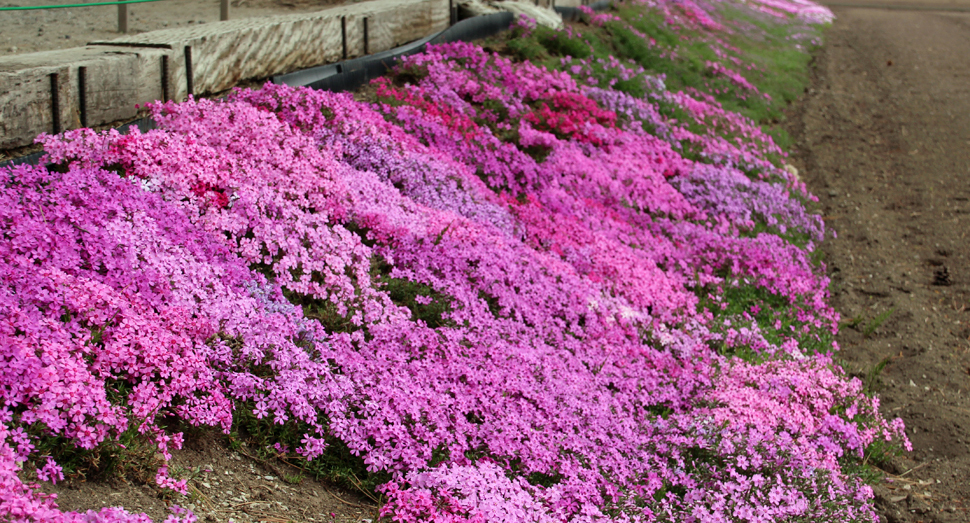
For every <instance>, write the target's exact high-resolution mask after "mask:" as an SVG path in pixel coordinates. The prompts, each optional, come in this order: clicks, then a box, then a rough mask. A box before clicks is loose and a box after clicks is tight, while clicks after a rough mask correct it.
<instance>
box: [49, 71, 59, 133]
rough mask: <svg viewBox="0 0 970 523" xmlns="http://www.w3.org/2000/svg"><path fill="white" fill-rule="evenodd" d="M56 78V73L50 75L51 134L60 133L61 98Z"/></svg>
mask: <svg viewBox="0 0 970 523" xmlns="http://www.w3.org/2000/svg"><path fill="white" fill-rule="evenodd" d="M57 77H58V74H57V73H51V130H52V131H53V134H57V133H59V132H61V96H60V86H59V85H58V82H57Z"/></svg>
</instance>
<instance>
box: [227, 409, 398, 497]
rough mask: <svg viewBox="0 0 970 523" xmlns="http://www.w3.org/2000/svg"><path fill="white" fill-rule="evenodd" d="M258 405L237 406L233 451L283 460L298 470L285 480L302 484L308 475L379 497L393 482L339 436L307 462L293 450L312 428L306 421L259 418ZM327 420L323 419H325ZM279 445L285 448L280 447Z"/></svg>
mask: <svg viewBox="0 0 970 523" xmlns="http://www.w3.org/2000/svg"><path fill="white" fill-rule="evenodd" d="M254 407H255V405H254V404H253V403H252V402H244V403H240V404H237V405H236V409H235V412H234V413H233V427H235V429H236V430H235V431H234V432H233V433H232V434H230V435H229V436H228V437H227V442H226V443H227V446H228V447H229V448H230V449H233V450H239V451H242V450H243V449H244V448H246V447H245V446H244V445H243V444H244V443H245V444H246V446H248V448H250V449H255V450H254V452H255V453H256V455H255V456H254V457H256V458H258V459H261V460H265V461H272V460H279V461H280V462H282V463H284V464H286V465H287V466H289V467H291V468H293V469H295V470H297V472H294V473H293V474H292V475H290V476H288V477H284V478H283V479H284V480H285V481H287V482H289V483H299V482H300V481H302V480H303V477H304V474H306V475H307V476H310V477H313V478H314V479H318V480H324V481H328V482H330V483H333V484H335V485H338V486H340V487H342V488H345V489H347V490H351V491H356V492H359V493H361V494H362V495H365V496H367V497H370V498H377V497H379V495H378V494H377V493H376V490H375V489H376V488H377V487H378V486H379V485H382V484H384V483H387V482H388V481H390V479H391V478H390V475H388V474H387V473H384V472H369V471H368V470H367V465H366V464H365V463H364V459H363V457H362V456H359V455H355V454H354V452H353V451H352V450H351V449H350V448H349V447H347V445H346V444H345V443H344V442H343V441H341V440H339V439H337V438H329V439H328V440H327V448H326V450H325V451H324V453H323V455H321V456H318V457H317V458H315V459H313V460H311V461H307V459H306V458H304V457H303V456H300V455H299V454H297V453H295V452H293V449H295V448H297V447H299V446H300V445H301V443H300V440H301V439H303V436H304V434H306V433H307V432H310V431H311V427H309V426H308V425H306V424H305V423H301V422H296V421H293V420H288V421H286V422H284V423H275V422H274V421H273V420H272V419H271V418H269V417H264V418H262V419H260V418H257V417H256V416H255V415H254V414H253V409H254ZM321 421H323V420H321ZM277 443H278V444H279V445H281V446H282V447H283V449H284V451H280V450H278V449H277V448H276V447H275V445H276V444H277Z"/></svg>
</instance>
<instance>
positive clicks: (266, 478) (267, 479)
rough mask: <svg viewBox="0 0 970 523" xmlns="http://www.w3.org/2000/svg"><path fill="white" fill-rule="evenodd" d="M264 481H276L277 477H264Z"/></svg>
mask: <svg viewBox="0 0 970 523" xmlns="http://www.w3.org/2000/svg"><path fill="white" fill-rule="evenodd" d="M263 479H265V480H266V481H276V477H275V476H263Z"/></svg>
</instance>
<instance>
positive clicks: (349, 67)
mask: <svg viewBox="0 0 970 523" xmlns="http://www.w3.org/2000/svg"><path fill="white" fill-rule="evenodd" d="M514 20H515V15H513V14H512V13H508V12H504V13H494V14H490V15H483V16H476V17H474V18H468V19H465V20H462V21H460V22H458V23H456V24H455V25H453V26H451V27H449V28H448V29H445V30H444V31H441V32H439V33H436V34H433V35H431V36H427V37H425V38H422V39H420V40H417V41H414V42H411V43H409V44H405V45H402V46H400V47H395V48H394V49H388V50H387V51H382V52H380V53H375V54H372V55H368V56H362V57H360V58H355V59H353V60H345V61H343V62H338V63H335V64H327V65H321V66H318V67H311V68H309V69H303V70H302V71H296V72H293V73H289V74H281V75H276V76H273V77H272V78H271V79H270V81H272V82H273V83H274V84H286V85H289V86H291V87H304V86H305V87H309V88H311V89H320V90H327V91H352V90H354V89H356V88H358V87H360V86H362V85H364V84H366V83H367V82H369V81H371V80H373V79H374V78H379V77H381V76H384V75H385V74H387V72H388V71H389V70H390V69H391V68H392V67H394V64H395V63H396V62H397V61H398V60H399V59H400V58H402V57H405V56H410V55H412V54H415V53H420V52H421V51H423V50H424V48H425V46H426V45H428V44H443V43H448V42H455V41H458V40H462V41H466V42H467V41H470V40H477V39H479V38H486V37H489V36H492V35H495V34H498V33H500V32H502V31H505V30H506V29H508V28H509V26H510V25H512V22H513V21H514Z"/></svg>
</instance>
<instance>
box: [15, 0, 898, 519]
mask: <svg viewBox="0 0 970 523" xmlns="http://www.w3.org/2000/svg"><path fill="white" fill-rule="evenodd" d="M758 5H759V6H761V9H762V10H769V11H771V12H772V13H775V12H778V10H779V9H782V8H785V9H789V10H792V11H795V12H805V13H808V14H806V15H805V16H806V17H809V18H812V19H814V18H813V17H815V16H816V14H817V13H818V10H817V6H807V7H805V6H803V7H805V9H802V7H799V6H800V4H789V3H785V2H772V3H771V4H770V5H768V4H765V3H762V4H758ZM716 7H717V6H716V5H715V4H695V3H684V4H677V5H676V6H675V5H673V4H670V5H666V4H663V5H662V6H660V9H661V12H663V13H664V16H665V17H666V21H667V24H668V25H670V26H678V27H684V28H687V29H685V30H684V31H685V33H684V34H685V35H688V34H694V33H695V32H697V31H700V30H703V31H707V33H705V34H713V35H716V34H717V33H718V32H724V31H727V30H728V29H726V27H727V26H726V25H725V24H726V23H727V22H725V23H723V24H722V23H721V22H719V21H717V20H716V18H717V16H718V14H719V12H718V11H717V9H716ZM624 9H626V11H621V15H622V16H617V15H614V14H609V15H597V16H591V18H590V24H591V26H592V27H599V28H603V29H604V30H607V29H608V30H611V31H614V30H615V31H617V32H619V31H620V30H626V31H629V32H630V33H631V34H635V33H636V32H639V30H638V29H636V27H635V26H636V24H635V23H634V22H628V21H629V20H631V17H635V16H640V15H638V14H637V13H646V12H654V11H653V10H655V9H658V8H656V7H654V8H650V9H647V8H645V7H642V6H641V7H624ZM637 9H639V11H637ZM631 13H632V14H631ZM779 16H782V15H779ZM785 16H787V15H785ZM634 19H635V18H634ZM516 31H517V35H518V36H519V37H521V38H522V39H523V40H521V41H534V42H535V41H545V42H547V44H543V45H547V48H548V49H549V50H553V49H570V48H577V49H581V48H583V46H588V48H590V49H593V50H594V51H595V47H596V45H595V44H593V43H590V42H589V41H585V40H584V37H583V36H582V35H581V34H578V33H575V32H574V30H573V29H570V28H567V29H564V30H562V31H560V32H558V33H554V34H553V33H550V34H536V33H535V32H534V31H537V29H536V28H534V27H533V26H532V25H530V24H529V23H528V22H527V21H523V22H520V25H519V27H518V28H517V29H516ZM641 34H642V33H641ZM530 38H531V39H533V40H528V39H530ZM543 39H545V40H543ZM651 39H653V37H651V36H647V35H645V34H643V36H642V38H641V43H642V44H643V45H645V46H647V47H649V46H651V45H660V44H655V43H654V44H651V43H649V42H650V40H651ZM549 42H552V43H549ZM674 51H675V50H672V49H666V50H664V53H665V56H668V57H669V56H670V55H671V54H672V53H674ZM543 52H546V51H543ZM725 56H727V55H725ZM546 58H548V59H551V60H553V61H555V62H558V69H557V68H546V67H540V66H538V65H536V64H534V63H531V62H528V61H515V60H512V59H510V58H509V57H507V56H503V55H500V54H495V53H493V52H489V51H486V50H484V49H483V48H481V47H478V46H475V45H472V44H461V43H456V44H448V45H442V46H435V47H432V48H430V49H429V50H428V51H427V52H425V53H422V54H419V55H414V56H412V57H409V58H407V59H405V60H404V62H403V63H402V64H400V65H399V66H398V68H397V69H396V70H395V72H394V74H393V75H391V76H390V77H388V78H385V79H381V80H378V81H377V82H376V97H377V98H376V101H375V103H370V104H369V103H363V102H357V101H355V100H354V98H353V97H352V96H351V95H348V94H334V93H328V92H314V91H309V90H303V89H292V88H288V87H283V86H272V85H267V86H265V87H264V88H263V89H260V90H254V91H249V90H245V91H238V92H236V93H234V94H233V95H232V96H231V97H230V98H229V99H228V100H226V101H220V102H216V101H207V100H189V101H188V102H185V103H181V104H176V103H166V104H155V105H153V106H152V107H151V109H152V111H153V113H154V117H155V119H156V121H157V122H158V129H156V130H152V131H150V132H148V133H145V134H139V133H137V132H135V133H133V134H131V135H128V136H122V135H119V134H117V133H116V132H105V133H100V134H99V133H94V132H92V131H90V130H78V131H71V132H67V133H64V134H63V135H60V136H46V137H42V138H41V140H42V141H43V143H44V146H45V149H46V151H47V154H48V156H47V158H46V161H47V162H48V163H49V164H53V165H54V166H55V168H52V169H48V168H42V167H18V168H13V169H6V170H4V171H2V173H0V174H2V176H3V184H2V189H0V200H2V202H3V204H2V205H0V209H3V210H2V211H0V222H2V223H3V225H4V227H3V228H4V231H6V232H5V235H4V237H3V240H2V242H0V252H2V255H3V259H4V261H5V262H6V263H5V264H4V266H3V268H2V269H0V271H2V274H3V287H2V289H3V292H2V293H0V301H2V304H3V305H2V307H3V311H4V321H3V323H2V324H0V338H2V343H0V347H2V348H3V349H2V350H3V358H4V362H5V364H6V366H5V368H6V369H8V370H7V371H5V373H4V374H3V380H4V382H3V385H4V386H3V388H2V389H0V391H2V392H0V394H2V395H3V399H4V401H5V407H4V410H3V411H2V413H0V415H2V426H0V456H2V458H0V511H3V513H5V514H6V515H7V517H8V518H9V519H12V520H17V521H41V520H43V521H54V520H62V521H83V520H85V518H95V517H97V518H101V519H100V520H103V521H142V520H144V519H145V518H144V516H138V515H130V514H127V513H125V512H124V511H120V510H117V509H104V510H103V511H102V512H101V513H100V514H88V515H81V514H75V513H62V512H58V511H57V509H56V505H55V504H54V502H53V500H52V499H50V498H48V497H45V496H44V495H43V494H41V493H40V491H39V490H38V489H37V488H36V486H35V485H34V484H33V483H31V481H33V480H35V479H36V480H41V481H56V480H58V479H62V478H63V471H62V469H61V465H59V464H58V461H59V460H60V461H64V460H66V459H69V458H70V455H71V454H70V453H71V452H72V451H71V450H70V449H71V448H73V447H71V444H73V445H74V446H76V447H78V448H80V449H83V450H89V451H90V450H97V451H101V452H108V451H109V450H110V449H111V448H114V447H112V446H113V445H119V443H118V442H119V441H120V439H121V438H122V437H123V436H125V437H129V438H132V437H133V438H135V439H136V440H139V441H142V442H143V443H144V444H146V445H148V446H149V447H151V448H157V449H158V450H159V451H161V453H162V454H163V456H164V455H167V452H168V450H169V449H170V448H172V447H177V446H178V445H179V444H180V440H181V435H180V434H178V433H175V434H172V433H170V432H169V431H166V430H164V429H163V426H164V424H163V423H162V421H163V420H164V419H170V418H175V419H178V420H181V422H183V423H188V424H191V425H196V426H211V427H215V428H217V429H219V430H222V431H229V430H231V429H232V428H233V427H234V426H236V425H237V424H240V423H246V424H248V425H249V426H258V427H262V429H261V430H262V433H263V434H270V437H271V438H274V440H273V441H272V443H273V444H275V448H276V450H277V451H278V452H280V453H284V454H286V453H290V454H293V455H294V456H299V457H300V458H302V459H305V460H307V462H308V466H311V465H310V464H312V463H314V462H319V460H320V458H321V457H322V456H326V455H327V453H328V452H329V451H330V450H331V449H338V448H339V449H342V450H345V451H349V454H350V455H353V456H356V457H358V458H359V459H360V460H361V463H362V464H363V466H366V468H367V470H368V471H369V472H370V473H371V474H372V478H371V479H372V480H373V481H374V482H375V483H378V484H379V486H378V487H377V488H378V490H379V491H380V492H381V493H383V494H384V495H386V497H387V500H388V501H387V504H386V505H385V506H384V508H383V515H384V516H386V517H388V518H389V519H391V520H394V521H441V522H445V521H449V522H450V521H490V522H491V521H509V522H513V521H516V522H518V521H594V520H596V521H600V520H617V521H778V520H806V521H808V520H812V521H814V520H827V521H871V520H873V519H875V515H874V513H873V510H872V507H871V502H870V499H871V497H872V493H871V489H869V487H868V486H866V485H865V484H864V483H863V482H862V481H861V479H860V477H859V476H858V475H857V474H855V473H853V472H851V465H852V464H853V463H855V462H858V461H860V460H861V459H862V458H863V456H868V455H870V454H872V453H873V452H876V451H878V450H879V449H880V448H881V445H885V444H886V443H893V444H895V445H908V442H907V440H906V437H905V434H904V433H903V431H902V426H901V424H900V423H899V421H898V420H896V421H892V422H889V421H887V420H885V419H884V418H883V417H882V416H881V415H880V414H879V412H878V400H876V399H874V398H870V397H867V396H866V395H865V394H863V391H862V385H861V383H859V381H858V380H851V379H849V378H848V377H847V376H845V374H844V373H843V372H842V371H841V370H840V369H839V368H838V367H837V366H836V365H834V363H833V361H832V358H831V356H830V354H829V353H830V352H831V351H832V350H833V349H834V347H833V343H832V342H831V334H832V333H833V332H834V330H835V329H836V328H837V321H838V316H837V314H836V313H835V312H834V311H833V310H832V309H831V307H830V306H829V304H828V302H827V286H828V280H827V278H825V276H824V267H822V266H821V265H820V264H818V263H817V262H816V261H815V260H814V258H813V256H814V252H815V245H816V244H817V242H819V241H822V240H823V238H824V228H823V225H822V222H821V220H820V219H819V218H818V217H817V216H815V215H812V214H811V213H809V212H808V211H807V210H806V203H807V202H810V201H811V199H812V198H811V196H810V195H809V194H808V193H807V192H806V190H805V188H804V185H803V184H801V182H799V181H798V180H797V179H796V178H795V177H794V176H793V175H791V174H790V173H789V172H788V171H787V170H785V169H783V168H782V166H781V164H780V162H779V159H780V158H782V157H783V155H784V153H783V152H782V150H781V149H780V148H778V146H776V145H775V143H774V142H773V140H772V138H770V137H769V136H768V135H766V134H765V133H764V132H763V131H762V130H761V128H760V127H759V126H758V125H757V124H755V123H754V122H753V121H751V120H750V119H748V118H745V117H744V116H741V115H739V114H737V113H733V112H731V111H728V110H726V109H724V108H723V106H722V104H721V102H720V101H719V100H718V99H717V98H716V97H715V95H713V94H711V93H710V92H705V91H703V89H701V88H700V86H699V87H698V89H694V90H690V91H677V92H671V91H668V90H667V89H666V87H665V82H664V78H662V77H660V76H657V75H655V74H653V73H652V72H651V71H650V70H648V69H645V68H644V67H642V66H641V65H637V64H633V63H628V62H623V61H620V60H617V59H615V58H613V59H602V58H597V57H596V53H595V52H591V53H590V55H589V56H587V57H585V58H582V57H566V56H560V57H555V56H550V55H548V54H547V55H546ZM735 58H737V57H735ZM718 63H719V64H721V62H718ZM726 63H728V64H731V63H735V62H732V61H731V60H726ZM735 65H738V64H737V63H735ZM726 67H727V66H725V65H718V66H717V67H709V69H710V71H711V74H713V75H715V76H720V77H726V78H727V79H728V81H729V82H730V83H731V84H732V85H734V86H735V88H737V89H742V90H745V91H757V89H758V88H757V87H756V85H755V84H754V83H751V82H750V81H749V80H747V79H744V80H743V81H742V77H741V76H740V75H741V73H739V72H737V70H735V69H730V72H729V69H726ZM716 89H720V88H719V87H717V88H716ZM755 94H757V93H755ZM291 449H292V450H291ZM156 482H157V483H158V485H159V486H161V487H163V488H168V489H172V490H175V491H184V489H185V481H184V480H181V479H178V478H171V477H169V475H168V471H167V468H166V467H165V465H164V462H163V463H162V464H161V466H160V468H159V471H158V475H157V478H156ZM193 518H194V515H192V514H184V513H181V512H179V513H178V514H176V515H173V516H172V517H171V518H170V519H172V520H180V519H184V520H192V519H193Z"/></svg>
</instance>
